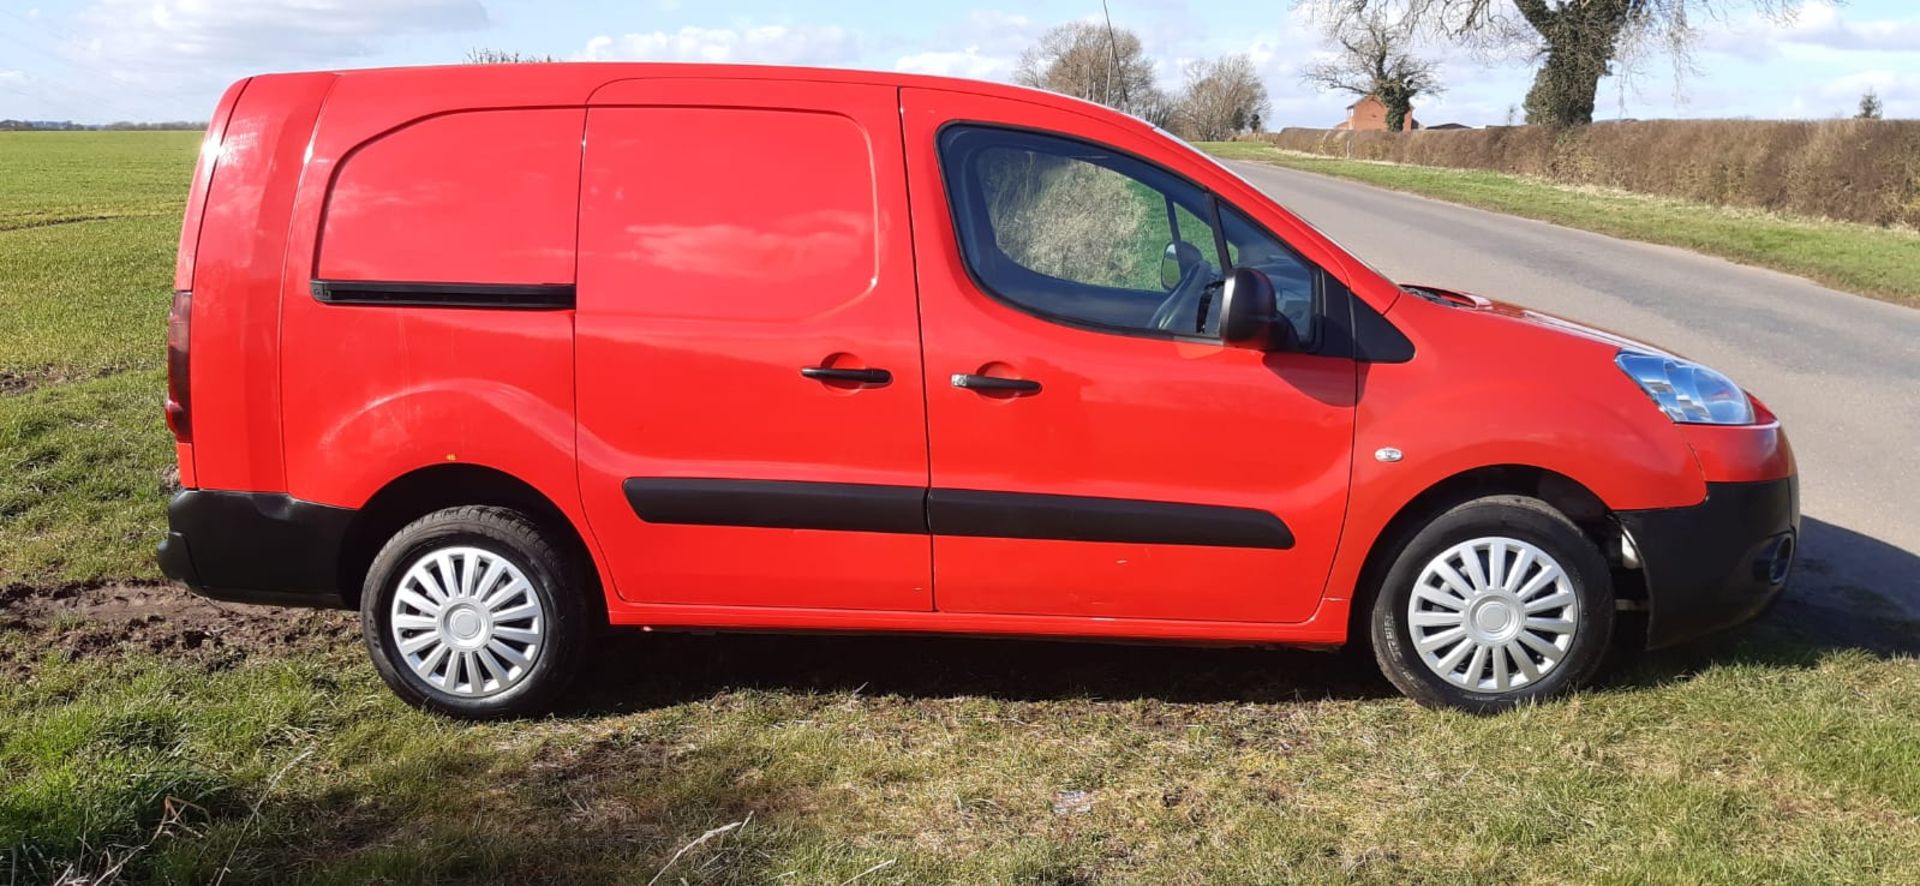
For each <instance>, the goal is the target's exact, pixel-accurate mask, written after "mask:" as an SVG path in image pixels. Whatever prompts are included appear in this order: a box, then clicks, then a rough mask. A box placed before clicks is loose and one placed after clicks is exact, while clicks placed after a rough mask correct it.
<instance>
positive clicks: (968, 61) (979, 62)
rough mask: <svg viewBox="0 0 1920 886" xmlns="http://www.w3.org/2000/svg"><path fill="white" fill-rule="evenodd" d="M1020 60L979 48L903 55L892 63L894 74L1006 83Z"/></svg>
mask: <svg viewBox="0 0 1920 886" xmlns="http://www.w3.org/2000/svg"><path fill="white" fill-rule="evenodd" d="M1018 64H1019V58H1018V57H1016V56H1011V55H987V54H984V53H982V52H981V51H980V47H978V46H969V47H967V48H966V49H963V50H961V51H959V52H916V53H913V54H911V55H903V56H901V57H900V59H899V61H896V62H894V63H893V69H894V70H896V71H906V72H909V73H913V74H934V75H936V76H940V77H969V78H972V79H974V80H1005V79H1007V78H1009V77H1011V76H1013V69H1014V67H1015V66H1016V65H1018Z"/></svg>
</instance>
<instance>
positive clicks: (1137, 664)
mask: <svg viewBox="0 0 1920 886" xmlns="http://www.w3.org/2000/svg"><path fill="white" fill-rule="evenodd" d="M1783 650H1784V651H1787V652H1790V653H1791V654H1783ZM1755 654H1759V655H1760V657H1745V656H1751V655H1755ZM1718 656H1719V657H1720V658H1721V659H1722V660H1723V661H1726V662H1729V663H1725V664H1719V665H1714V666H1711V667H1709V668H1708V669H1706V670H1705V671H1703V672H1700V673H1698V674H1696V675H1692V676H1683V675H1680V674H1679V673H1678V672H1676V670H1675V668H1676V667H1677V665H1676V663H1674V662H1664V663H1660V662H1656V663H1655V664H1653V665H1650V666H1649V667H1648V668H1647V669H1644V670H1642V671H1640V672H1637V673H1636V674H1634V675H1630V678H1629V679H1628V680H1627V681H1626V682H1625V683H1624V684H1623V685H1621V686H1619V687H1617V688H1614V689H1609V690H1602V691H1598V692H1592V693H1588V694H1586V695H1583V696H1581V697H1579V698H1578V699H1576V700H1573V701H1570V702H1567V703H1561V704H1554V705H1548V706H1544V707H1540V708H1537V709H1534V710H1529V711H1523V712H1519V713H1516V714H1512V715H1508V716H1502V717H1493V718H1476V717H1469V716H1464V715H1454V714H1442V713H1433V712H1427V711H1421V710H1419V709H1417V708H1415V707H1414V706H1413V705H1412V704H1411V703H1409V702H1406V701H1404V700H1401V699H1398V698H1383V697H1374V696H1373V695H1372V694H1371V692H1370V691H1367V690H1365V689H1364V688H1361V689H1358V690H1356V688H1355V687H1354V686H1352V685H1343V684H1342V683H1341V682H1340V681H1339V680H1337V679H1336V680H1332V681H1329V680H1328V679H1326V677H1325V676H1324V675H1322V674H1316V673H1315V671H1316V670H1318V669H1320V668H1341V667H1347V666H1348V665H1346V664H1345V663H1344V662H1341V661H1338V660H1336V659H1330V658H1326V657H1317V656H1313V655H1309V654H1305V653H1293V654H1289V653H1252V652H1234V651H1219V650H1214V651H1193V650H1147V651H1139V650H1116V649H1111V648H1102V647H1073V646H1059V645H1046V644H1011V645H1009V646H996V645H994V644H991V643H988V642H961V641H935V640H928V641H893V640H827V639H817V640H782V639H778V638H706V639H702V638H665V639H656V640H655V641H653V645H652V647H651V648H647V649H639V648H638V647H636V646H633V645H629V646H627V647H625V648H624V649H623V650H622V651H619V652H616V653H614V654H611V655H607V656H603V657H602V660H600V661H599V662H597V663H596V664H597V667H598V669H601V670H602V671H603V672H604V671H606V670H609V669H614V670H615V673H616V675H615V676H612V677H606V678H603V685H602V687H601V688H599V689H598V690H596V692H597V696H596V697H594V698H590V699H589V701H588V703H587V705H586V707H585V708H584V709H583V710H582V711H581V712H580V713H578V714H576V715H574V716H572V717H568V718H562V719H555V720H549V721H543V722H536V723H509V724H494V725H482V726H465V725H458V724H454V723H451V722H448V721H445V720H441V719H438V718H433V717H429V716H425V715H422V714H418V713H416V712H413V711H410V710H407V709H405V708H404V707H402V706H401V705H400V704H399V702H397V701H395V700H394V699H393V698H392V697H391V696H390V695H389V694H388V693H387V692H386V690H385V689H384V687H382V686H380V685H379V684H378V682H377V680H375V679H374V678H373V676H372V675H371V673H370V670H369V669H368V668H367V667H366V665H365V664H364V663H363V661H362V659H361V657H360V656H359V655H358V654H356V653H355V652H353V651H352V650H342V651H339V652H337V653H324V654H305V655H297V656H288V657H280V658H272V657H264V658H261V659H258V660H249V661H246V662H244V663H242V664H240V665H238V666H219V667H201V666H195V665H190V664H183V663H180V662H176V661H165V660H160V659H156V658H152V657H147V656H145V655H139V654H136V655H131V656H126V657H108V658H95V659H87V660H80V661H66V660H63V659H61V658H60V657H58V656H49V657H47V658H46V659H44V660H42V661H41V662H39V663H38V664H37V665H36V667H35V670H34V673H33V676H32V678H31V679H30V680H27V681H23V682H19V683H16V684H14V685H11V686H8V687H6V688H5V689H4V690H0V735H4V742H0V771H4V772H6V773H7V776H6V780H5V781H4V782H0V846H13V847H15V849H14V851H13V853H12V856H11V860H12V861H13V862H14V863H16V864H19V865H23V866H25V867H26V869H28V870H29V871H32V872H37V874H39V875H45V874H48V873H51V872H52V871H53V870H54V869H57V868H59V867H61V866H63V865H65V864H68V863H72V862H76V861H77V862H80V863H81V864H82V865H83V866H91V867H95V868H97V867H99V866H101V865H103V864H108V863H111V862H112V861H114V860H118V859H119V858H121V857H124V856H128V855H129V854H131V860H130V862H129V870H131V871H132V872H134V873H135V874H136V875H137V876H138V877H140V878H151V879H161V880H168V881H175V882H205V881H207V880H209V879H211V878H212V877H214V876H215V875H216V874H217V873H218V871H219V870H220V868H221V867H223V866H226V865H229V864H231V866H232V873H230V874H229V875H228V880H229V881H231V882H255V881H259V882H265V881H273V882H320V883H358V882H366V881H368V880H381V881H393V882H420V881H436V880H467V879H472V878H475V877H483V876H484V877H500V878H504V879H507V880H521V879H529V878H540V879H543V880H547V879H550V880H556V881H562V882H582V883H588V882H608V881H617V882H645V881H646V880H648V879H649V878H651V877H652V876H653V875H654V874H655V873H656V872H658V871H660V870H661V869H662V868H664V867H667V865H668V863H669V860H670V859H672V857H673V855H674V853H675V852H676V851H677V850H678V849H680V847H682V846H685V845H687V844H688V843H690V842H692V841H694V840H695V839H696V838H698V837H699V836H700V835H701V834H704V833H706V832H708V831H710V830H712V829H715V828H719V827H724V826H726V825H729V824H732V823H735V822H744V824H742V825H740V826H739V827H738V828H736V829H735V830H733V831H731V832H729V833H727V834H726V835H724V837H721V838H715V839H713V840H710V841H709V842H708V843H706V844H703V845H701V846H699V847H696V848H695V849H693V850H690V851H689V852H688V853H687V854H686V855H683V856H682V857H681V859H680V860H679V861H678V862H675V863H674V867H673V868H672V869H670V877H669V878H667V882H676V881H677V878H678V877H685V878H686V879H687V880H688V881H690V882H725V883H759V882H768V881H771V880H774V879H776V878H779V877H782V876H783V875H785V876H786V879H787V880H789V881H793V882H803V883H837V882H842V881H844V880H846V879H847V878H849V877H852V876H855V875H857V874H859V873H860V872H862V871H865V870H867V869H869V868H873V867H875V866H879V865H885V867H883V868H881V869H880V870H877V871H875V872H874V873H872V874H870V875H869V879H870V881H871V882H877V883H923V882H965V883H977V882H1085V881H1090V880H1094V879H1130V880H1137V881H1139V882H1156V883H1158V882H1194V883H1198V882H1282V881H1298V880H1323V881H1331V880H1341V879H1347V878H1354V879H1359V880H1363V881H1369V882H1380V883H1402V882H1408V881H1410V880H1423V881H1439V882H1467V881H1484V882H1498V881H1515V880H1525V881H1549V882H1554V881H1559V882H1565V881H1596V880H1598V881H1612V882H1682V881H1686V882H1697V881H1700V880H1714V881H1722V882H1847V881H1852V882H1911V881H1913V879H1914V878H1915V877H1920V855H1916V854H1915V853H1913V852H1912V846H1913V844H1914V841H1915V840H1916V839H1920V774H1917V773H1920V718H1916V715H1920V675H1917V674H1916V670H1915V667H1914V664H1913V662H1911V661H1901V660H1892V661H1889V660H1882V659H1877V658H1874V657H1871V656H1868V655H1865V654H1862V653H1858V652H1844V653H1821V652H1817V651H1815V650H1812V649H1798V650H1796V647H1794V646H1793V641H1792V639H1791V638H1788V637H1782V636H1772V637H1767V638H1762V639H1760V640H1750V641H1748V642H1747V643H1745V644H1743V645H1740V646H1735V647H1729V648H1725V649H1722V650H1719V652H1718ZM836 659H837V660H836ZM903 660H905V661H906V662H907V663H906V664H904V665H903V664H901V662H902V661H903ZM823 662H830V663H823ZM1033 668H1041V669H1045V670H1044V671H1042V672H1039V673H1035V672H1032V670H1031V669H1033ZM1263 668H1265V669H1271V670H1268V671H1266V672H1264V673H1263V672H1262V669H1263ZM620 670H625V671H626V673H625V674H621V673H619V671H620ZM870 681H871V682H870ZM863 683H866V684H869V685H865V686H862V685H861V684H863ZM1315 686H1318V687H1319V688H1320V690H1321V691H1325V690H1327V689H1328V688H1329V687H1331V688H1332V689H1333V690H1334V691H1336V692H1338V693H1340V694H1341V695H1342V697H1335V698H1330V699H1325V698H1323V699H1316V698H1314V697H1313V694H1312V693H1313V691H1314V690H1313V689H1312V687H1315ZM1295 690H1300V691H1304V692H1306V693H1308V695H1307V697H1305V698H1294V697H1291V693H1292V692H1293V691H1295ZM1354 691H1359V693H1360V694H1359V695H1353V696H1348V695H1347V693H1350V692H1354ZM596 700H597V701H599V702H610V704H611V707H610V708H595V707H594V706H593V702H594V701H596ZM1066 791H1081V792H1084V793H1085V794H1086V797H1087V802H1089V803H1090V808H1088V809H1086V810H1085V811H1066V812H1056V811H1055V808H1054V804H1055V803H1056V801H1058V800H1061V799H1062V792H1066ZM170 806H171V808H172V809H174V810H176V811H178V814H179V817H178V819H177V820H175V821H172V822H170V823H169V824H167V825H166V826H164V827H162V826H161V823H162V822H166V821H167V820H168V810H169V807H170ZM256 806H257V807H258V810H259V811H258V813H257V814H256V813H255V811H254V810H255V808H256ZM156 829H158V830H159V831H160V835H159V837H158V838H155V837H154V836H153V835H154V833H155V831H156ZM29 879H31V877H30V878H29Z"/></svg>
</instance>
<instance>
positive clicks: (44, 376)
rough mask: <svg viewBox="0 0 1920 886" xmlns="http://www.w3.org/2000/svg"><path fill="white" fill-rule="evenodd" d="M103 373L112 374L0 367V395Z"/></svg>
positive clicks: (92, 376)
mask: <svg viewBox="0 0 1920 886" xmlns="http://www.w3.org/2000/svg"><path fill="white" fill-rule="evenodd" d="M103 374H104V375H112V374H113V373H112V372H107V373H87V372H74V371H70V370H65V369H58V368H55V367H50V366H43V367H39V368H35V369H0V396H5V397H11V396H14V395H16V394H25V393H28V392H30V391H36V390H39V389H40V388H44V387H49V386H52V385H60V384H66V383H67V382H75V381H86V380H88V379H91V378H96V377H98V376H100V375H103Z"/></svg>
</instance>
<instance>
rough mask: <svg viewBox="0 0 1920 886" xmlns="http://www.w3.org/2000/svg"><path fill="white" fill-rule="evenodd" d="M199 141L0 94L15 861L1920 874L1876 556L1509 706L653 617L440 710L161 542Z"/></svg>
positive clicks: (282, 869)
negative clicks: (581, 668)
mask: <svg viewBox="0 0 1920 886" xmlns="http://www.w3.org/2000/svg"><path fill="white" fill-rule="evenodd" d="M197 143H198V139H197V136H196V135H193V134H183V133H88V134H72V133H0V673H3V674H4V679H0V853H4V855H5V858H4V867H5V868H6V871H7V876H8V880H9V882H36V881H46V880H50V879H53V878H56V877H59V876H62V875H72V876H76V877H81V876H84V877H89V878H91V877H97V876H102V875H104V876H106V877H108V878H112V877H118V878H123V879H127V880H133V881H184V882H203V881H208V880H213V879H216V878H221V877H223V876H224V880H225V881H226V882H232V883H240V882H268V881H270V882H289V881H291V882H300V881H317V882H354V883H358V882H367V881H392V882H414V881H432V880H475V879H489V878H493V877H502V878H510V879H542V880H561V881H578V882H596V883H597V882H606V881H626V882H638V883H646V882H651V881H654V880H655V878H656V877H658V881H659V882H663V883H665V882H680V881H683V880H684V881H686V882H739V883H760V882H767V881H772V880H776V879H781V878H783V877H784V879H785V880H786V881H790V882H799V883H822V882H828V883H839V882H843V881H847V880H850V879H855V878H857V880H855V881H856V882H859V883H924V882H938V881H951V882H968V883H972V882H1002V881H1004V882H1080V881H1092V880H1129V879H1131V880H1138V881H1143V882H1204V881H1230V882H1258V881H1295V880H1303V879H1305V880H1316V879H1318V880H1344V879H1360V880H1370V881H1378V882H1391V883H1401V882H1407V881H1409V880H1441V881H1457V880H1551V881H1568V880H1572V881H1588V880H1607V881H1643V880H1656V881H1673V880H1698V879H1706V880H1719V881H1741V882H1746V881H1754V880H1766V881H1779V880H1792V881H1822V882H1827V881H1880V882H1914V881H1920V851H1917V850H1916V849H1915V847H1916V846H1920V663H1917V662H1916V660H1915V659H1914V657H1913V653H1914V651H1915V648H1916V646H1920V625H1915V624H1912V623H1909V622H1903V621H1900V620H1898V619H1897V618H1895V617H1894V616H1892V615H1889V614H1887V613H1886V612H1885V610H1884V609H1876V608H1874V606H1875V604H1874V602H1873V601H1874V598H1873V597H1872V596H1871V595H1869V594H1862V597H1861V600H1860V601H1859V606H1860V608H1861V613H1860V614H1861V619H1860V621H1859V622H1858V623H1847V624H1835V623H1833V622H1832V621H1831V620H1812V619H1808V618H1805V617H1803V616H1804V615H1805V613H1804V611H1803V610H1800V609H1797V608H1795V607H1793V606H1784V607H1782V608H1781V609H1780V610H1778V611H1776V613H1775V614H1774V615H1772V616H1770V617H1769V618H1768V619H1766V620H1765V621H1763V622H1762V623H1761V624H1759V625H1757V626H1755V627H1754V628H1752V629H1750V630H1747V631H1744V632H1741V633H1738V634H1735V635H1731V636H1727V637H1722V638H1719V639H1716V640H1713V641H1710V642H1707V643H1704V644H1701V645H1698V646H1695V647H1690V648H1688V649H1684V650H1680V651H1677V652H1673V653H1668V654H1662V655H1658V656H1655V657H1652V658H1649V659H1646V660H1644V661H1640V662H1638V663H1632V664H1628V665H1624V666H1617V667H1615V668H1613V669H1611V670H1610V671H1609V672H1608V675H1607V677H1606V678H1605V680H1604V681H1603V683H1602V685H1600V686H1599V687H1597V688H1595V689H1593V690H1591V691H1588V692H1585V693H1582V694H1581V695H1579V696H1577V697H1575V698H1572V699H1570V700H1567V701H1563V702H1557V703H1553V704H1548V705H1544V706H1541V707H1538V708H1534V709H1529V710H1523V711H1518V712H1515V713H1510V714H1506V715H1502V716H1498V717H1491V718H1474V717H1467V716H1463V715H1459V714H1452V713H1437V712H1430V711H1424V710H1421V709H1419V708H1416V707H1415V706H1414V705H1413V704H1412V703H1410V702H1408V701H1405V700H1403V699H1401V698H1400V697H1398V696H1397V695H1396V694H1394V693H1392V692H1391V691H1390V689H1389V688H1388V687H1387V686H1386V685H1385V684H1384V681H1382V680H1380V679H1379V678H1378V677H1376V676H1374V674H1373V672H1372V670H1371V664H1370V663H1369V662H1365V661H1360V660H1354V659H1350V658H1348V657H1344V656H1335V655H1325V654H1313V653H1305V652H1293V651H1284V650H1245V649H1177V648H1163V647H1114V646H1094V645H1077V644H1067V643H1028V642H1013V641H1004V642H1000V641H984V640H954V639H939V638H825V637H820V638H779V637H752V636H741V637H724V636H718V637H715V636H708V637H702V636H671V635H658V634H652V635H634V636H623V637H621V638H619V639H617V640H616V641H613V642H609V643H608V644H607V645H606V647H605V648H604V649H603V650H602V651H601V652H600V653H599V654H598V655H596V656H595V658H594V660H593V662H592V663H591V664H590V665H589V667H588V668H587V674H588V680H587V683H586V685H585V686H583V687H582V688H581V691H580V692H579V693H578V697H577V698H576V699H575V700H574V702H573V703H572V705H571V706H570V707H569V708H568V710H567V711H566V712H564V714H563V715H561V716H558V717H555V718H552V719H547V720H541V721H534V722H518V723H500V724H488V725H479V726H473V725H464V724H459V723H454V722H451V721H447V720H443V719H439V718H435V717H431V716H427V715H424V714H420V713H417V712H415V711H412V710H411V709H408V708H406V707H405V706H403V705H402V704H401V703H400V702H399V701H398V700H396V699H395V698H393V697H392V696H391V694H389V693H388V692H387V690H386V689H385V687H384V686H382V685H381V684H380V682H379V680H378V679H377V678H376V677H375V676H374V673H373V670H372V668H371V667H370V666H369V665H368V664H367V662H366V659H365V655H364V653H363V652H362V651H361V649H360V648H359V645H358V637H359V630H358V625H357V624H356V622H355V619H354V618H353V617H352V616H351V615H349V614H346V613H338V612H295V611H285V612H283V611H276V610H271V609H262V608H250V607H240V606H231V605H225V604H213V603H209V602H205V601H201V600H199V599H198V598H194V597H192V596H190V595H188V594H186V593H184V592H183V591H181V590H179V589H177V588H175V587H172V586H168V585H165V584H162V583H160V582H158V580H157V578H158V576H157V572H156V570H155V568H154V566H153V564H152V561H151V550H152V548H153V545H154V544H156V543H157V541H158V538H159V533H160V532H161V529H162V526H163V524H164V520H165V516H164V501H165V496H166V494H167V492H168V490H169V488H170V485H171V483H172V476H171V465H170V460H171V458H172V450H171V446H170V441H169V438H168V436H167V432H166V430H165V428H164V427H163V425H162V422H161V417H160V402H161V399H162V390H163V386H164V380H163V376H164V373H163V371H162V360H163V334H164V329H163V325H164V319H165V314H166V310H167V293H168V290H169V288H170V284H171V274H172V256H173V249H174V245H175V239H176V237H177V228H178V220H179V214H180V211H181V203H182V200H183V198H184V194H185V192H186V187H187V180H188V177H189V176H190V174H191V163H192V159H193V152H194V150H195V149H196V147H197ZM1804 565H1805V568H1806V569H1809V570H1818V569H1820V568H1821V566H1820V564H1819V563H1818V562H1817V561H1813V562H1809V563H1807V564H1804Z"/></svg>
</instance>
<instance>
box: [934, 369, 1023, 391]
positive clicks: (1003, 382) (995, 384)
mask: <svg viewBox="0 0 1920 886" xmlns="http://www.w3.org/2000/svg"><path fill="white" fill-rule="evenodd" d="M953 386H954V387H956V388H966V389H967V390H969V391H981V392H985V393H1006V394H1038V393H1040V383H1039V382H1037V381H1034V380H1033V379H1030V378H1000V377H999V376H994V375H970V374H967V373H964V372H956V373H954V374H953Z"/></svg>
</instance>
